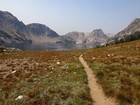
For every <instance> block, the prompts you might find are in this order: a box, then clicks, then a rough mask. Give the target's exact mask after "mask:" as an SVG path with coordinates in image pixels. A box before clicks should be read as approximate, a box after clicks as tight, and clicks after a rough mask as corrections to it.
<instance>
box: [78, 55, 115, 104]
mask: <svg viewBox="0 0 140 105" xmlns="http://www.w3.org/2000/svg"><path fill="white" fill-rule="evenodd" d="M79 61H80V62H81V63H82V65H83V66H84V68H85V71H86V74H87V77H88V86H89V88H90V94H91V97H92V100H93V105H117V104H116V103H115V101H114V99H112V98H109V97H107V96H105V94H104V92H103V89H102V88H101V86H100V85H99V84H98V83H97V80H96V78H95V75H94V73H93V71H92V69H90V68H89V66H88V65H87V63H86V61H85V60H84V59H83V57H82V55H81V56H80V57H79Z"/></svg>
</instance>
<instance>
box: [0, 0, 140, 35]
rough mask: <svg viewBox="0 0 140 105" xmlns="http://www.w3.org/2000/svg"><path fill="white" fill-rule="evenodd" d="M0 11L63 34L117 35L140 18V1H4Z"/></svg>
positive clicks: (1, 2) (0, 2) (0, 0)
mask: <svg viewBox="0 0 140 105" xmlns="http://www.w3.org/2000/svg"><path fill="white" fill-rule="evenodd" d="M0 10H2V11H9V12H11V13H12V14H13V15H14V16H16V17H17V18H18V19H19V20H20V21H23V22H24V23H25V24H29V23H34V22H35V23H42V24H45V25H46V26H48V27H50V28H51V29H53V30H55V31H56V32H57V33H58V34H60V35H61V34H66V33H68V32H70V31H80V32H91V31H92V30H93V29H98V28H101V29H103V31H104V32H105V33H113V34H116V33H117V32H119V31H121V30H122V29H123V28H125V27H126V26H127V25H128V24H129V23H130V22H131V21H132V20H134V19H135V18H139V17H140V0H0Z"/></svg>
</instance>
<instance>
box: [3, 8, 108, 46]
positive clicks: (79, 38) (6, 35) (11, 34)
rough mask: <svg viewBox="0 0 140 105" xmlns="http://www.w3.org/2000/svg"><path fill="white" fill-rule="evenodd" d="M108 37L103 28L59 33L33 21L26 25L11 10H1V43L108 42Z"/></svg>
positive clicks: (98, 43) (96, 43)
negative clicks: (86, 31)
mask: <svg viewBox="0 0 140 105" xmlns="http://www.w3.org/2000/svg"><path fill="white" fill-rule="evenodd" d="M107 39H108V37H107V35H105V34H104V32H103V31H102V30H101V29H95V30H93V31H92V32H89V33H83V32H76V31H74V32H69V33H67V34H66V35H61V36H60V35H58V34H57V33H56V32H55V31H53V30H52V29H50V28H49V27H47V26H45V25H43V24H39V23H31V24H28V25H25V24H24V23H23V22H22V21H19V20H18V19H17V18H16V17H15V16H13V15H12V14H11V13H9V12H5V11H0V44H3V43H48V42H49V43H64V44H93V45H95V46H97V45H98V46H99V45H102V44H104V43H106V41H107Z"/></svg>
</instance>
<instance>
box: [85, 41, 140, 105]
mask: <svg viewBox="0 0 140 105" xmlns="http://www.w3.org/2000/svg"><path fill="white" fill-rule="evenodd" d="M84 58H85V60H86V61H87V62H88V64H89V65H90V67H92V69H93V70H94V73H95V74H96V76H97V78H98V81H99V83H100V84H101V85H102V87H103V89H104V91H105V93H106V94H107V95H109V96H113V97H116V99H117V100H118V103H119V105H140V40H137V41H133V42H127V43H122V44H117V45H111V46H107V47H102V48H96V49H93V50H92V51H90V52H88V53H86V54H85V55H84Z"/></svg>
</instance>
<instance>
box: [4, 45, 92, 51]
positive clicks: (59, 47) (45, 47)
mask: <svg viewBox="0 0 140 105" xmlns="http://www.w3.org/2000/svg"><path fill="white" fill-rule="evenodd" d="M2 46H5V47H13V48H19V49H21V50H75V49H86V48H93V47H94V46H93V45H85V44H79V45H74V44H60V43H46V44H24V43H12V44H3V45H2Z"/></svg>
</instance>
